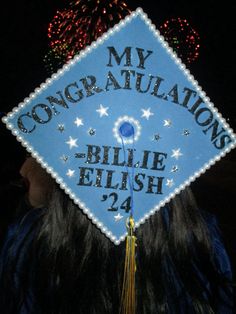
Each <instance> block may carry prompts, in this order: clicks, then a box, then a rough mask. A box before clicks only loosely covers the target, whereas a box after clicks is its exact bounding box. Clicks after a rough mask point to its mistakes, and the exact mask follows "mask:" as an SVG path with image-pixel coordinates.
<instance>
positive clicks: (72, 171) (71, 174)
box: [66, 169, 75, 178]
mask: <svg viewBox="0 0 236 314" xmlns="http://www.w3.org/2000/svg"><path fill="white" fill-rule="evenodd" d="M74 174H75V170H72V169H68V171H67V173H66V175H67V176H68V177H69V178H71V177H73V176H74Z"/></svg>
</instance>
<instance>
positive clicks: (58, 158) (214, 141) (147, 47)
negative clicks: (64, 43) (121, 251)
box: [3, 9, 236, 244]
mask: <svg viewBox="0 0 236 314" xmlns="http://www.w3.org/2000/svg"><path fill="white" fill-rule="evenodd" d="M3 121H4V122H5V123H6V124H7V127H8V128H9V129H10V130H11V131H12V133H13V134H14V135H15V136H16V138H17V140H18V141H20V142H21V143H22V145H23V146H25V147H26V149H27V151H29V152H31V153H32V156H33V157H35V158H36V159H37V160H38V162H39V163H40V164H41V165H42V166H43V167H44V168H46V170H47V171H48V172H49V173H51V175H52V177H54V178H55V180H56V181H57V182H58V183H59V184H60V186H61V188H62V189H64V190H65V192H66V193H67V194H69V196H70V197H71V198H72V199H73V200H74V202H75V203H76V204H78V205H79V207H80V208H81V209H82V210H83V212H84V213H86V214H87V216H88V217H89V218H90V219H91V220H92V221H93V222H94V223H95V224H96V225H97V227H98V228H100V229H101V231H102V232H103V233H105V234H106V236H107V237H109V238H110V239H111V240H112V241H113V242H114V243H116V244H119V243H120V241H121V240H123V239H124V238H125V235H126V219H127V217H128V216H129V215H130V213H132V216H133V217H134V220H135V222H136V223H135V225H136V227H138V226H139V225H140V224H141V223H143V222H144V221H145V220H146V219H147V218H148V217H149V216H150V215H152V214H153V213H154V212H156V211H157V210H158V209H159V208H160V207H161V206H163V205H164V204H165V203H167V202H168V201H169V200H170V199H171V198H173V197H174V196H175V195H176V194H177V193H179V192H180V191H181V190H183V189H184V188H185V187H186V186H187V185H189V184H190V183H191V182H192V181H194V180H195V179H196V178H197V177H199V176H200V175H201V174H202V173H204V172H205V171H206V170H207V169H208V168H209V167H210V166H211V165H213V164H214V163H215V162H216V161H217V160H219V159H220V158H221V157H223V156H224V155H225V154H226V153H227V152H229V151H230V150H231V149H232V148H233V147H235V145H236V137H235V135H234V134H233V131H232V130H231V129H230V127H229V126H228V125H227V123H226V121H225V120H224V119H223V118H222V117H221V115H220V114H219V113H218V112H217V110H216V108H215V107H214V106H213V104H212V103H211V102H210V100H209V98H208V97H206V94H205V93H204V91H202V89H201V87H200V86H199V85H198V83H197V82H196V81H195V80H194V78H193V76H192V75H191V74H190V73H189V71H188V70H187V69H186V67H185V65H184V64H182V62H181V60H180V59H178V58H177V56H176V55H175V53H174V52H173V51H172V49H171V48H169V46H168V44H167V43H166V42H165V41H164V39H163V37H162V36H160V34H159V32H158V31H157V30H156V29H155V27H154V25H152V24H151V22H150V20H148V18H147V17H146V15H145V14H144V13H143V12H142V10H141V9H137V10H136V11H135V12H133V13H132V14H131V15H130V16H128V17H126V18H125V19H124V20H123V21H121V22H120V23H119V24H118V25H116V26H115V27H114V28H112V29H111V30H110V31H108V32H107V33H106V34H104V35H103V36H102V37H101V38H99V39H98V40H97V41H96V42H94V43H93V44H92V45H91V46H90V47H87V48H86V49H85V50H84V51H82V52H81V53H80V54H79V55H78V56H76V57H75V58H74V59H73V60H71V61H70V63H68V64H66V65H65V66H64V67H63V68H62V69H61V70H59V71H58V72H57V73H56V74H54V75H52V77H51V78H49V79H47V81H46V82H45V83H44V84H42V85H41V86H40V87H39V88H37V89H36V90H35V91H34V93H32V94H31V95H30V96H29V98H27V99H25V101H24V102H23V103H21V104H19V105H18V107H17V108H14V109H13V111H12V112H11V113H9V114H8V115H7V117H5V118H4V119H3Z"/></svg>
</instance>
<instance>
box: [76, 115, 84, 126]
mask: <svg viewBox="0 0 236 314" xmlns="http://www.w3.org/2000/svg"><path fill="white" fill-rule="evenodd" d="M74 124H76V126H78V127H79V126H81V125H84V124H83V120H82V119H80V118H78V117H77V118H76V119H75V121H74Z"/></svg>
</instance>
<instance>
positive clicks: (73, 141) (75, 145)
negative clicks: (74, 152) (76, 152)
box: [66, 136, 78, 149]
mask: <svg viewBox="0 0 236 314" xmlns="http://www.w3.org/2000/svg"><path fill="white" fill-rule="evenodd" d="M77 141H78V139H77V138H72V137H71V136H70V137H69V140H68V141H67V142H66V144H68V145H69V146H70V149H71V148H73V147H78V145H77V143H76V142H77Z"/></svg>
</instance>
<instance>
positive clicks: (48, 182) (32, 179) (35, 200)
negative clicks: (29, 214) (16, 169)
mask: <svg viewBox="0 0 236 314" xmlns="http://www.w3.org/2000/svg"><path fill="white" fill-rule="evenodd" d="M20 174H21V176H22V178H23V180H24V183H25V185H26V188H27V198H28V201H29V203H30V205H31V206H32V207H44V206H46V205H47V202H48V198H49V196H50V193H51V191H52V186H53V184H54V182H53V179H52V177H51V176H50V175H49V174H48V173H47V172H46V170H44V169H43V168H42V167H41V166H40V165H39V163H38V162H37V161H36V160H35V159H34V158H33V157H27V158H26V160H25V162H24V163H23V165H22V166H21V169H20Z"/></svg>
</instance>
